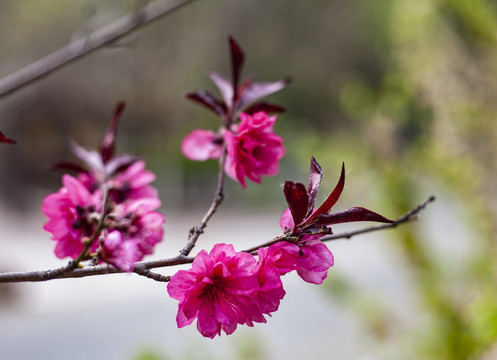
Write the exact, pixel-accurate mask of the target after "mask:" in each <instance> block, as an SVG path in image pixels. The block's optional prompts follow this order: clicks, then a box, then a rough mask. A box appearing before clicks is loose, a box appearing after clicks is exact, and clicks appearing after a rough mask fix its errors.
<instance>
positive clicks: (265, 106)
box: [243, 102, 286, 115]
mask: <svg viewBox="0 0 497 360" xmlns="http://www.w3.org/2000/svg"><path fill="white" fill-rule="evenodd" d="M259 111H265V112H267V113H268V114H276V113H283V112H285V111H286V109H285V108H284V107H282V106H280V105H276V104H270V103H267V102H259V103H256V104H254V105H252V106H250V107H248V108H247V109H245V110H243V112H244V113H246V114H249V115H253V114H255V113H256V112H259Z"/></svg>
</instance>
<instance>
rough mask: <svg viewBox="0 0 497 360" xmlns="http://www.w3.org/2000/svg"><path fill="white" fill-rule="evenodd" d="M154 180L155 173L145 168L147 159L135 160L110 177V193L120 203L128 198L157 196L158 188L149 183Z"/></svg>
mask: <svg viewBox="0 0 497 360" xmlns="http://www.w3.org/2000/svg"><path fill="white" fill-rule="evenodd" d="M154 180H155V174H154V173H153V172H151V171H148V170H147V169H145V161H143V160H139V161H135V162H133V163H132V164H131V165H130V166H129V167H127V168H126V169H125V170H124V171H121V172H117V173H116V175H114V176H113V177H111V178H110V180H109V183H110V195H111V196H112V198H113V199H114V201H115V202H116V203H118V204H119V203H122V202H124V201H126V200H136V199H143V198H157V190H156V189H155V188H154V187H152V186H150V185H149V184H150V183H151V182H152V181H154ZM159 206H160V205H159Z"/></svg>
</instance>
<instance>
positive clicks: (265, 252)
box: [257, 241, 300, 275]
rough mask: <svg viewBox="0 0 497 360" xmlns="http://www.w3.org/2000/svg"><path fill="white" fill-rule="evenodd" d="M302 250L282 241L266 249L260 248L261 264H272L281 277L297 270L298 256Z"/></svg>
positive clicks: (258, 252)
mask: <svg viewBox="0 0 497 360" xmlns="http://www.w3.org/2000/svg"><path fill="white" fill-rule="evenodd" d="M299 251H300V248H299V247H298V246H297V245H295V244H292V243H290V242H288V241H280V242H277V243H276V244H273V245H270V246H268V247H266V248H259V250H257V254H258V255H259V263H262V264H270V265H271V266H273V267H274V268H276V269H277V270H278V272H279V273H280V274H281V275H285V274H286V273H288V272H290V271H292V270H296V269H297V256H298V255H299Z"/></svg>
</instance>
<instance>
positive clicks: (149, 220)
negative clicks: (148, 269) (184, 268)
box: [101, 198, 164, 272]
mask: <svg viewBox="0 0 497 360" xmlns="http://www.w3.org/2000/svg"><path fill="white" fill-rule="evenodd" d="M159 206H160V201H159V199H153V198H144V199H139V200H135V201H129V202H128V203H127V204H126V205H124V206H120V207H118V210H117V211H116V214H114V216H115V219H113V221H112V222H111V224H110V225H109V229H110V230H109V232H108V234H107V235H106V236H105V238H104V240H103V242H102V250H101V257H102V259H104V260H105V261H106V262H108V263H110V264H112V265H114V266H116V267H118V268H120V269H122V270H124V271H128V272H130V271H133V268H134V266H135V263H136V262H137V261H140V260H142V259H143V257H144V256H145V255H150V254H152V253H153V250H154V246H155V245H156V244H157V243H159V242H160V241H162V238H163V236H164V229H163V224H164V217H163V216H162V214H160V213H158V212H156V211H154V210H155V209H157V208H158V207H159Z"/></svg>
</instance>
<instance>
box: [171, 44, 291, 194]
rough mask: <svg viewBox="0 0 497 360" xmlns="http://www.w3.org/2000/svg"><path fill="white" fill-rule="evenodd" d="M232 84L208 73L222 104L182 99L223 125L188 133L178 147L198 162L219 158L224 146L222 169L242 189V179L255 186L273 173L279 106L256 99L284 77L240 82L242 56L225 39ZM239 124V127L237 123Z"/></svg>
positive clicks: (206, 98)
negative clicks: (190, 102)
mask: <svg viewBox="0 0 497 360" xmlns="http://www.w3.org/2000/svg"><path fill="white" fill-rule="evenodd" d="M230 50H231V65H232V73H233V76H232V81H231V82H230V81H228V80H227V79H225V78H223V77H222V76H221V75H219V74H217V73H215V72H210V73H209V77H210V78H211V80H212V81H213V82H214V84H215V85H216V86H217V88H218V89H219V91H220V93H221V95H222V100H221V99H218V98H216V97H215V96H214V95H213V94H211V93H210V92H208V91H196V92H192V93H189V94H188V95H187V97H188V99H190V100H192V101H195V102H196V103H198V104H200V105H203V106H205V107H206V108H207V109H209V110H211V111H212V112H214V113H215V114H216V115H217V116H219V117H220V118H221V120H222V121H223V127H222V128H221V130H220V131H219V132H217V133H216V132H214V131H212V130H201V129H197V130H193V131H192V132H191V133H190V134H189V135H187V136H186V137H185V138H184V140H183V142H182V143H181V150H182V152H183V154H184V155H185V156H186V157H187V158H188V159H190V160H195V161H204V160H207V159H218V158H221V156H222V155H223V152H224V147H226V152H227V154H226V162H225V167H224V170H225V172H226V174H228V176H230V177H231V178H232V179H234V180H235V181H238V182H239V183H240V184H241V185H242V187H244V188H245V186H246V184H245V178H246V177H247V178H248V179H250V180H252V181H254V182H256V183H260V182H261V176H264V175H267V176H272V175H275V174H277V173H278V161H279V160H280V159H281V158H282V157H283V155H284V153H285V149H284V147H283V145H282V143H283V139H282V138H281V137H280V136H278V135H276V134H275V133H274V130H273V127H274V123H275V122H276V116H269V115H268V114H270V113H280V112H283V111H284V108H282V107H281V106H279V105H276V104H270V103H266V102H261V101H259V100H260V99H261V98H263V97H265V96H268V95H270V94H272V93H274V92H276V91H279V90H281V89H282V88H284V87H285V86H286V85H287V84H288V83H289V79H283V80H280V81H276V82H253V81H252V80H253V79H252V78H250V77H249V78H246V79H244V80H243V81H240V75H241V71H242V67H243V63H244V61H245V56H244V54H243V52H242V50H241V49H240V47H239V46H238V44H237V43H236V42H235V41H234V40H233V39H232V38H230ZM238 122H239V123H238Z"/></svg>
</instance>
